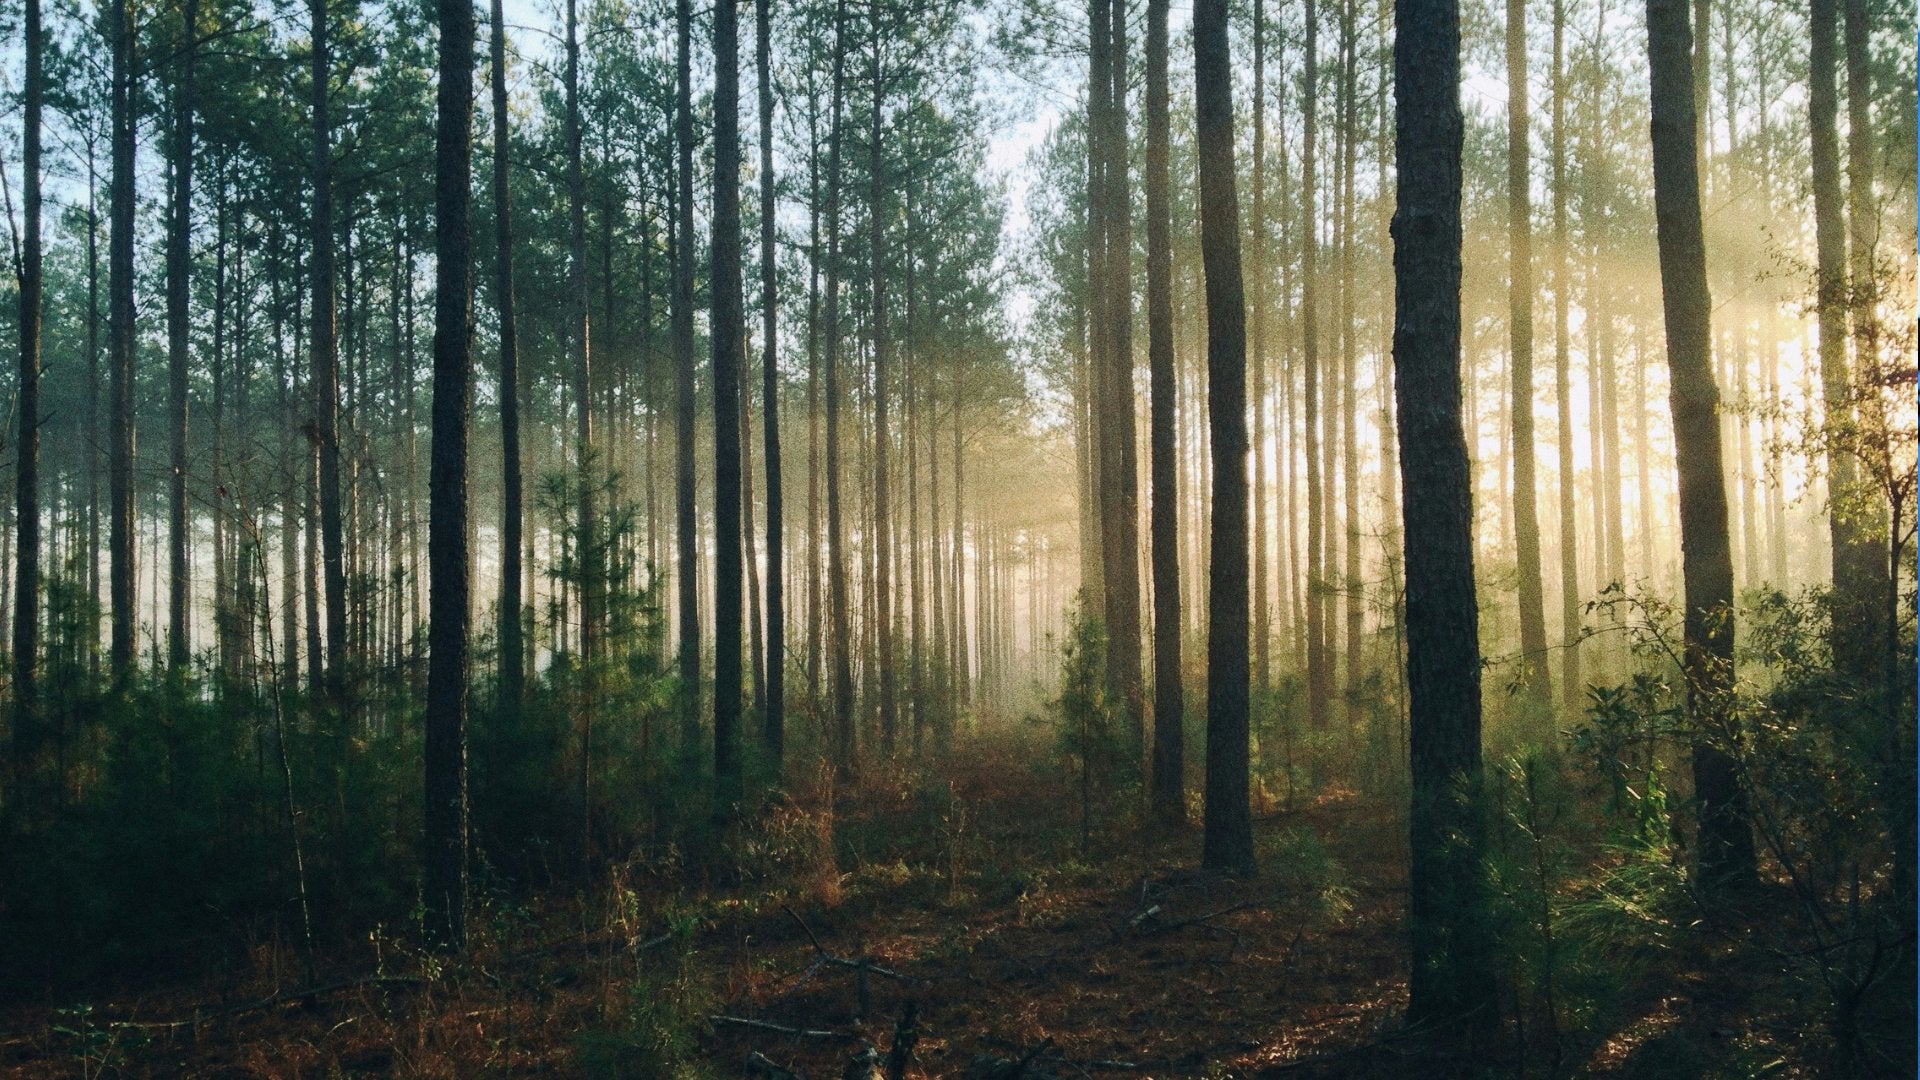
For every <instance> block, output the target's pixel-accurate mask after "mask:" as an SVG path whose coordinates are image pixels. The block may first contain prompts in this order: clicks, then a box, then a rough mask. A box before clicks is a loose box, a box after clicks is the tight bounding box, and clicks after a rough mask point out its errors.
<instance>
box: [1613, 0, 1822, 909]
mask: <svg viewBox="0 0 1920 1080" xmlns="http://www.w3.org/2000/svg"><path fill="white" fill-rule="evenodd" d="M1819 2H1820V3H1827V2H1830V0H1819ZM1687 51H1688V29H1687V11H1686V6H1685V0H1647V58H1648V70H1649V73H1650V75H1651V78H1652V93H1651V101H1652V109H1653V123H1652V135H1653V169H1654V171H1653V194H1654V216H1655V224H1656V226H1657V229H1658V238H1659V248H1660V284H1661V298H1662V306H1663V310H1664V314H1665V323H1666V331H1667V364H1668V368H1669V370H1670V372H1671V389H1670V391H1669V400H1670V404H1671V407H1672V410H1673V430H1674V452H1675V456H1676V458H1677V466H1678V471H1679V480H1680V546H1681V576H1682V579H1683V585H1684V591H1685V594H1686V600H1685V603H1686V612H1685V615H1684V628H1683V633H1684V642H1685V650H1686V651H1685V667H1686V676H1687V705H1688V713H1689V716H1690V718H1691V720H1692V722H1693V724H1694V726H1695V728H1696V731H1697V732H1698V734H1697V735H1696V741H1695V745H1694V750H1693V783H1694V798H1695V801H1696V804H1697V807H1698V810H1697V812H1698V814H1699V820H1700V836H1699V842H1698V844H1697V845H1696V854H1695V859H1696V861H1697V864H1698V867H1699V871H1700V875H1701V877H1702V878H1703V879H1704V880H1705V881H1706V882H1707V883H1709V884H1710V885H1713V886H1720V885H1736V884H1743V883H1745V882H1748V881H1751V880H1752V879H1753V876H1754V850H1753V835H1752V833H1751V831H1750V830H1749V828H1748V825H1747V818H1746V798H1745V794H1744V792H1743V791H1742V789H1741V786H1740V779H1739V775H1738V772H1737V771H1736V766H1735V763H1734V761H1733V758H1732V757H1731V756H1730V755H1729V754H1728V753H1727V752H1726V751H1725V749H1723V748H1722V746H1721V745H1716V743H1715V742H1714V741H1711V740H1721V741H1724V740H1725V739H1726V738H1728V737H1730V736H1731V734H1732V732H1731V730H1730V725H1731V718H1730V716H1729V709H1730V706H1731V702H1730V700H1729V695H1730V694H1731V691H1732V681H1733V556H1732V552H1731V551H1730V549H1729V546H1728V542H1727V493H1726V487H1725V484H1724V481H1723V476H1724V473H1723V470H1722V468H1721V463H1720V461H1721V456H1720V427H1719V421H1718V416H1717V414H1718V412H1719V408H1720V401H1719V391H1718V388H1717V387H1716V386H1715V384H1714V379H1713V367H1712V358H1711V356H1710V355H1709V349H1710V347H1711V343H1712V340H1713V338H1712V332H1711V329H1710V325H1709V312H1710V311H1711V299H1710V298H1709V296H1708V294H1707V261H1706V245H1705V242H1704V240H1703V238H1702V230H1701V223H1700V184H1699V177H1698V172H1697V158H1696V155H1695V153H1694V146H1693V133H1694V130H1695V128H1694V118H1693V115H1692V114H1693V104H1692V99H1691V97H1690V95H1689V94H1688V85H1689V73H1688V68H1689V61H1688V58H1687Z"/></svg>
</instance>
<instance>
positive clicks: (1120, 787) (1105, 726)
mask: <svg viewBox="0 0 1920 1080" xmlns="http://www.w3.org/2000/svg"><path fill="white" fill-rule="evenodd" d="M1083 606H1084V605H1083ZM1067 626H1068V630H1067V639H1066V640H1065V641H1064V642H1062V643H1061V648H1060V655H1061V671H1060V691H1059V694H1058V695H1057V696H1056V697H1055V698H1054V700H1053V701H1052V702H1051V703H1050V712H1051V714H1052V719H1053V721H1054V725H1055V746H1056V748H1057V751H1058V753H1059V754H1060V755H1061V756H1062V757H1063V758H1065V759H1066V760H1067V761H1068V762H1069V763H1070V768H1072V769H1073V770H1074V772H1075V774H1076V778H1075V785H1076V790H1077V791H1078V793H1079V803H1080V843H1081V847H1082V849H1083V850H1084V849H1085V848H1086V846H1087V845H1088V843H1089V842H1090V840H1091V835H1092V830H1093V818H1094V815H1095V813H1096V812H1097V811H1099V810H1100V809H1102V808H1104V807H1106V806H1108V805H1109V804H1110V803H1112V802H1113V801H1115V800H1116V799H1118V798H1121V797H1123V796H1125V795H1126V794H1127V793H1128V792H1130V791H1132V790H1133V789H1134V788H1136V787H1137V786H1138V784H1139V782H1140V775H1139V772H1140V770H1139V758H1140V754H1139V749H1140V748H1139V747H1138V746H1135V745H1134V743H1133V737H1132V733H1131V732H1129V731H1126V730H1124V729H1123V727H1122V725H1121V724H1120V723H1119V722H1118V719H1119V717H1118V710H1117V708H1116V707H1115V706H1114V704H1113V703H1112V702H1110V701H1108V700H1107V632H1106V628H1105V627H1104V626H1102V625H1101V623H1100V621H1099V620H1098V619H1096V618H1093V617H1092V616H1090V615H1087V614H1085V613H1084V612H1082V613H1080V614H1077V615H1075V616H1074V617H1073V618H1071V619H1069V621H1068V623H1067Z"/></svg>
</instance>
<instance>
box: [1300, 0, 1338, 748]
mask: <svg viewBox="0 0 1920 1080" xmlns="http://www.w3.org/2000/svg"><path fill="white" fill-rule="evenodd" d="M1306 19H1307V41H1306V47H1305V49H1306V51H1305V57H1306V59H1305V64H1306V70H1305V74H1304V83H1303V85H1304V88H1305V101H1303V102H1302V104H1301V108H1302V110H1303V112H1304V113H1305V121H1304V123H1305V131H1304V132H1303V133H1302V138H1301V149H1300V153H1301V158H1300V169H1301V173H1300V243H1301V245H1302V246H1301V252H1300V333H1301V376H1302V379H1303V382H1304V385H1303V386H1302V388H1301V401H1302V403H1303V416H1302V423H1303V424H1304V425H1305V427H1306V440H1305V441H1306V464H1305V470H1306V474H1307V574H1306V592H1307V716H1308V719H1309V721H1310V722H1311V724H1312V725H1313V727H1314V729H1315V730H1320V729H1323V728H1325V727H1326V726H1327V721H1328V719H1329V717H1328V708H1329V706H1330V705H1331V700H1330V699H1331V698H1332V696H1333V672H1332V670H1331V665H1330V663H1329V660H1330V658H1329V657H1328V656H1327V638H1326V623H1327V611H1326V608H1327V581H1326V535H1325V527H1326V519H1325V516H1324V515H1325V510H1324V509H1323V508H1322V505H1321V504H1322V503H1323V502H1324V501H1325V498H1326V492H1325V491H1323V490H1322V485H1321V475H1320V314H1319V310H1320V309H1319V295H1320V288H1319V275H1320V270H1319V259H1320V233H1319V229H1320V217H1319V211H1318V207H1317V203H1318V198H1317V197H1318V194H1319V190H1318V181H1317V180H1316V178H1315V175H1314V174H1315V171H1316V167H1317V166H1318V164H1319V158H1318V153H1317V149H1318V147H1317V143H1318V137H1319V127H1320V117H1319V113H1320V106H1319V102H1320V15H1319V4H1318V2H1317V0H1307V11H1306Z"/></svg>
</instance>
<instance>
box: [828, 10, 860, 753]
mask: <svg viewBox="0 0 1920 1080" xmlns="http://www.w3.org/2000/svg"><path fill="white" fill-rule="evenodd" d="M846 69H847V0H834V7H833V92H832V103H831V104H830V106H829V107H828V114H829V117H828V121H827V142H828V149H827V316H826V335H827V342H826V345H827V348H826V358H825V364H826V375H827V377H826V386H825V390H824V392H825V394H826V398H827V410H826V411H827V432H826V440H827V607H828V609H829V611H828V621H827V651H828V653H829V655H830V660H829V663H828V666H829V667H830V669H831V672H832V686H831V688H830V691H829V693H830V696H831V698H832V702H833V705H832V707H833V736H832V737H833V766H834V771H835V773H836V774H837V775H838V776H839V777H840V778H841V779H843V780H844V779H847V778H848V777H850V776H851V775H852V773H853V761H854V750H855V747H854V725H853V656H852V648H853V643H852V641H850V640H849V636H850V633H851V631H852V626H851V617H850V614H849V612H848V610H847V555H846V543H847V541H846V532H845V528H844V526H843V524H842V522H841V520H840V516H841V515H840V511H841V507H840V184H841V172H840V164H841V153H840V151H841V145H840V144H841V141H842V140H841V136H842V134H843V132H842V131H841V111H842V106H843V101H842V99H843V97H844V95H845V90H846Z"/></svg>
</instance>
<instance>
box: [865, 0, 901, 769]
mask: <svg viewBox="0 0 1920 1080" xmlns="http://www.w3.org/2000/svg"><path fill="white" fill-rule="evenodd" d="M880 8H881V3H880V0H869V3H868V4H867V19H868V22H869V27H868V28H869V30H870V32H871V33H872V34H873V58H872V61H871V63H870V65H869V69H868V78H869V79H870V80H871V82H872V84H873V102H872V108H873V113H872V115H871V117H870V122H871V124H872V130H871V131H870V132H869V133H868V150H869V152H870V155H871V156H870V157H869V159H868V161H869V164H868V168H867V202H868V206H867V214H868V219H867V220H868V223H869V234H868V236H869V240H868V243H869V247H868V255H869V256H870V258H871V259H872V282H871V286H872V303H873V524H874V545H875V549H874V570H873V572H874V583H873V585H874V598H873V604H874V615H875V617H876V620H877V622H876V624H875V628H876V629H877V631H878V634H877V635H876V637H877V639H878V640H877V641H876V646H877V647H878V649H879V654H880V655H879V664H878V666H879V675H880V749H881V752H882V753H885V754H888V755H891V754H892V753H893V752H894V746H895V740H896V738H897V736H898V734H899V728H900V705H899V697H898V693H899V691H898V674H897V673H896V672H895V670H894V641H893V639H894V631H895V626H894V618H893V518H892V515H891V509H892V508H891V506H890V505H889V503H890V498H889V493H890V488H891V484H890V482H889V477H888V474H887V457H888V454H887V449H888V447H887V435H888V432H887V424H888V422H889V421H888V415H887V414H888V411H889V409H888V406H889V404H890V402H889V397H890V396H891V395H890V393H889V391H888V389H887V274H886V264H885V260H886V252H887V219H886V194H887V186H886V155H885V153H884V149H883V147H882V137H883V135H884V133H885V129H886V92H885V91H886V83H885V79H884V72H883V71H882V67H881V55H880V53H881V48H882V46H883V44H884V35H885V31H884V30H883V29H882V27H881V23H880Z"/></svg>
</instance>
